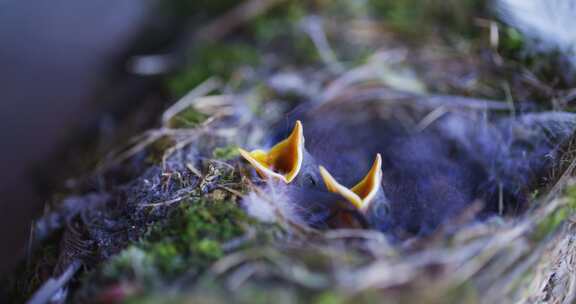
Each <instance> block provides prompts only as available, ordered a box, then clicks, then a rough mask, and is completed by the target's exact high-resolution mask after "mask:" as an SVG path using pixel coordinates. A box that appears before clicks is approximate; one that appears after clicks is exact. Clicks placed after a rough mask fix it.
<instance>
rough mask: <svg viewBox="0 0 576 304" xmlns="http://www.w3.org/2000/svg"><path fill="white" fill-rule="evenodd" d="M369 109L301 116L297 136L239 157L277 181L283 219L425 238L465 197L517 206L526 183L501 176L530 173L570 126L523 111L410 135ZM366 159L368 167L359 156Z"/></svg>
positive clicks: (400, 123)
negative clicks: (522, 142) (525, 136)
mask: <svg viewBox="0 0 576 304" xmlns="http://www.w3.org/2000/svg"><path fill="white" fill-rule="evenodd" d="M375 113H378V112H376V111H370V110H364V111H353V110H350V111H346V110H343V109H341V108H340V109H335V108H334V109H328V110H324V111H322V112H321V113H306V115H302V118H303V120H304V122H305V124H306V126H307V131H306V132H305V131H304V128H303V124H302V123H301V122H300V121H296V122H295V127H294V128H293V130H292V132H291V133H290V135H289V136H288V137H287V138H286V139H284V140H282V141H280V142H279V143H278V144H277V145H276V146H274V147H272V148H271V149H270V150H269V151H262V150H255V151H252V152H247V151H245V150H241V151H240V153H241V155H242V156H243V157H244V158H245V159H246V160H247V161H248V162H250V163H251V164H252V165H253V166H254V167H255V168H256V170H257V172H258V173H259V174H260V175H261V176H263V177H267V178H269V179H271V180H275V181H280V182H273V183H271V184H274V185H275V188H276V190H278V189H281V190H280V191H279V192H281V193H283V194H284V195H285V197H286V199H285V201H286V203H285V204H283V205H285V206H289V207H288V209H290V212H289V213H290V214H292V215H294V216H295V217H298V218H300V219H301V220H302V221H303V222H304V223H306V224H308V225H310V226H312V227H315V228H342V227H369V228H372V229H378V230H380V231H382V232H384V233H386V234H387V235H389V236H390V237H391V238H392V239H405V238H409V237H414V236H425V235H428V234H430V233H432V232H434V231H435V230H436V229H437V228H438V227H439V226H441V225H443V224H445V223H447V222H449V221H450V220H452V219H454V218H456V217H458V216H459V215H460V214H461V213H462V212H463V211H465V210H466V209H467V208H468V207H470V206H471V204H472V203H474V202H475V201H482V202H483V203H484V206H485V211H486V212H487V213H495V212H496V210H497V208H496V207H495V206H500V205H501V204H500V201H499V200H500V199H501V198H502V195H499V194H501V193H504V194H506V196H505V198H506V203H508V202H510V204H517V205H521V204H522V201H523V200H524V199H525V197H524V196H523V195H522V191H521V190H522V188H526V186H527V184H528V183H529V182H530V181H531V179H529V178H525V179H522V178H521V179H518V181H514V182H512V181H509V180H508V179H509V177H510V176H513V175H514V173H513V172H514V171H515V170H519V173H521V174H530V175H534V176H537V175H538V174H539V173H540V172H542V170H544V169H545V168H546V164H547V163H546V162H542V161H540V160H541V159H542V158H545V157H546V155H548V154H549V153H550V152H551V151H553V150H554V149H555V147H556V146H557V145H558V144H559V143H560V142H562V141H563V140H565V139H566V138H567V137H568V136H569V135H570V134H571V133H572V131H573V130H574V128H575V127H576V126H575V121H576V120H575V116H574V115H573V114H570V115H568V116H565V115H560V116H561V117H560V116H558V115H552V116H549V117H548V118H542V117H540V118H535V117H534V115H532V116H531V115H530V114H528V115H525V116H522V117H520V118H519V119H504V120H502V121H500V122H499V123H497V124H495V125H491V124H486V123H484V124H483V123H481V122H482V121H481V120H474V119H471V118H469V117H467V116H465V115H464V116H462V115H458V114H449V115H447V117H445V118H443V119H439V120H438V121H437V122H435V123H433V124H431V125H430V126H428V127H427V128H425V129H423V130H418V129H417V128H415V127H414V126H413V125H406V124H405V123H404V122H405V120H402V119H398V118H395V117H381V116H379V115H376V114H375ZM543 115H544V114H542V115H541V116H543ZM558 120H561V121H562V123H560V124H561V126H560V127H558V128H557V129H560V130H562V132H559V131H558V130H555V131H556V132H555V134H560V133H562V134H561V135H559V136H556V137H557V138H550V139H549V140H542V139H541V138H549V137H550V136H549V133H550V132H549V131H550V130H549V129H550V128H546V127H542V126H543V125H557V124H558ZM552 122H556V123H552ZM519 126H520V127H523V128H525V129H527V130H529V131H533V132H528V133H529V134H531V135H530V136H533V138H532V141H533V142H534V143H535V145H536V146H537V147H536V148H535V149H532V150H530V151H528V150H527V149H526V148H524V147H523V146H518V145H516V144H515V143H518V138H519V137H521V136H520V135H517V134H514V132H512V131H511V129H514V128H518V127H519ZM542 130H544V131H548V132H544V131H542ZM534 133H535V134H536V135H534ZM547 134H548V135H547ZM305 136H306V138H308V139H309V142H308V143H306V144H305V142H304V137H305ZM534 136H535V137H534ZM535 139H539V140H535ZM374 155H376V158H375V160H374V162H373V163H372V165H371V166H369V164H367V163H366V162H365V160H366V159H371V158H373V157H374ZM382 168H383V170H382ZM502 168H505V169H504V170H502ZM247 203H248V204H249V203H250V202H247Z"/></svg>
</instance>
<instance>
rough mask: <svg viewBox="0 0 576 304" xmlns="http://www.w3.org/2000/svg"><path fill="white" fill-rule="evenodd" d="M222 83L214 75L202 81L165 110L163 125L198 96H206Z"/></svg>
mask: <svg viewBox="0 0 576 304" xmlns="http://www.w3.org/2000/svg"><path fill="white" fill-rule="evenodd" d="M221 85H222V83H221V82H220V81H219V80H217V79H216V78H214V77H212V78H208V79H207V80H205V81H204V82H202V83H201V84H200V85H198V86H197V87H196V88H194V89H193V90H192V91H190V92H188V94H186V95H184V97H182V98H180V100H178V101H177V102H176V103H175V104H173V105H172V106H170V107H169V108H168V109H166V111H164V113H163V114H162V125H164V126H166V125H167V124H168V122H169V121H170V119H172V117H174V116H175V115H176V114H178V113H180V112H182V111H183V110H185V109H186V108H188V107H189V106H191V105H192V104H193V103H194V102H195V101H196V99H197V98H199V97H202V96H205V95H206V94H208V93H210V92H212V91H214V90H216V89H218V88H219V87H220V86H221Z"/></svg>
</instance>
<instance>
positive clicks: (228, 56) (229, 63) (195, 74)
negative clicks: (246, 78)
mask: <svg viewBox="0 0 576 304" xmlns="http://www.w3.org/2000/svg"><path fill="white" fill-rule="evenodd" d="M190 58H191V61H190V63H189V64H188V66H187V67H186V68H184V69H183V70H182V71H180V72H178V73H176V74H175V75H173V76H171V77H169V78H168V79H167V82H166V84H167V86H168V89H169V90H170V92H171V93H172V94H173V95H174V96H177V97H180V96H183V95H184V94H185V93H186V92H188V91H190V90H191V89H193V88H194V87H196V86H197V85H199V84H200V83H201V82H203V81H204V80H206V79H208V78H210V77H213V76H219V77H223V78H226V77H230V75H231V74H233V72H234V71H235V70H236V69H238V68H239V67H241V66H244V65H254V64H256V63H257V62H258V61H259V54H258V52H257V51H256V49H255V48H254V47H252V46H250V45H249V44H247V43H243V42H242V43H241V42H221V43H213V44H208V45H204V46H202V47H200V48H198V49H196V50H195V52H194V53H193V54H191V55H190Z"/></svg>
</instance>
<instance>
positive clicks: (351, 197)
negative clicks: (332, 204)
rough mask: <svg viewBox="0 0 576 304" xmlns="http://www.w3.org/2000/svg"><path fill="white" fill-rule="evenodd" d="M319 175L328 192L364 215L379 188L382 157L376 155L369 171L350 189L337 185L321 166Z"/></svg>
mask: <svg viewBox="0 0 576 304" xmlns="http://www.w3.org/2000/svg"><path fill="white" fill-rule="evenodd" d="M320 174H321V175H322V179H323V180H324V184H326V188H327V189H328V190H329V191H331V192H334V193H338V194H340V195H341V196H343V197H344V198H345V199H346V200H347V201H348V202H350V203H351V204H352V205H353V206H354V207H356V208H357V209H358V210H360V211H361V212H362V213H365V212H366V210H368V208H369V206H370V204H371V203H372V201H373V199H374V197H375V196H376V194H377V193H378V190H379V189H380V187H381V183H382V157H381V156H380V154H377V155H376V159H375V160H374V163H373V164H372V168H370V171H368V173H367V174H366V176H365V177H364V178H363V179H362V180H361V181H360V182H359V183H358V184H356V185H355V186H354V187H352V188H350V189H349V188H347V187H346V186H343V185H341V184H340V183H338V181H336V179H335V178H334V177H333V176H332V175H331V174H330V173H329V172H328V170H326V168H324V167H322V166H320Z"/></svg>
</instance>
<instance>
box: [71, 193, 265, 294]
mask: <svg viewBox="0 0 576 304" xmlns="http://www.w3.org/2000/svg"><path fill="white" fill-rule="evenodd" d="M248 225H255V223H254V221H253V220H251V219H250V218H248V217H247V215H246V214H245V213H244V212H243V211H242V210H241V209H240V208H239V207H237V206H236V203H235V202H233V201H229V200H214V201H210V200H206V199H202V200H191V201H187V202H183V203H182V204H181V205H180V206H178V207H176V208H175V209H173V210H172V211H171V213H170V215H169V216H168V218H167V219H166V220H165V221H162V222H159V223H157V224H155V225H153V226H152V227H151V228H150V229H149V231H148V232H147V233H146V234H145V236H144V237H143V238H142V239H141V240H140V241H139V242H137V243H136V244H134V245H132V246H130V247H129V248H127V249H125V250H123V251H122V252H121V253H120V254H118V255H117V256H115V257H113V258H111V259H110V260H108V261H107V262H105V263H104V264H103V265H102V266H101V267H100V268H99V269H96V270H95V271H93V272H92V273H89V274H87V275H85V278H84V280H85V282H84V284H82V285H83V286H91V290H83V291H80V293H79V296H80V297H87V296H90V294H93V293H98V294H99V293H103V291H102V290H104V291H105V290H106V289H107V288H110V286H118V285H119V284H120V283H121V282H130V284H131V285H134V286H137V287H138V288H136V290H139V292H138V293H136V294H135V295H134V296H138V295H141V294H142V293H144V294H148V293H153V292H154V291H155V290H156V289H161V288H162V287H163V286H165V284H167V283H169V282H173V281H174V280H176V279H178V278H180V277H181V276H182V275H184V274H185V276H189V277H192V278H193V277H195V276H197V275H198V274H200V273H201V272H203V271H205V270H206V269H207V268H208V267H209V266H210V265H211V264H212V263H213V262H214V261H216V260H217V259H219V258H221V257H222V256H223V255H224V249H223V244H225V243H226V242H227V241H230V240H232V239H234V238H236V237H239V236H241V235H243V234H244V233H245V231H244V229H245V227H247V226H248ZM98 286H99V287H98ZM104 293H105V292H104Z"/></svg>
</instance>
